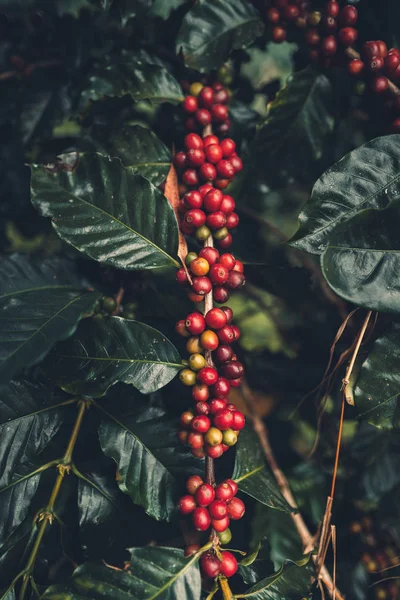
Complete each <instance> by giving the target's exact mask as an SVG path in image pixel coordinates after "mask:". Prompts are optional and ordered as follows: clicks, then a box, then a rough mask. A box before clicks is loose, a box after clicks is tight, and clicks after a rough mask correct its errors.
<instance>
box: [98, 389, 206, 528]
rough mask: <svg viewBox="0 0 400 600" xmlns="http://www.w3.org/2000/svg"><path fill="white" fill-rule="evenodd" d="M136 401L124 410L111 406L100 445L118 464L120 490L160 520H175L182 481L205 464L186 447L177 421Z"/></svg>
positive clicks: (103, 426)
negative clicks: (173, 516) (180, 435)
mask: <svg viewBox="0 0 400 600" xmlns="http://www.w3.org/2000/svg"><path fill="white" fill-rule="evenodd" d="M133 400H134V399H133V398H130V402H129V403H127V404H126V406H125V407H124V406H123V407H122V410H121V407H120V406H119V405H118V404H117V406H115V405H114V404H112V405H111V408H110V409H108V410H109V412H108V411H107V413H106V414H107V415H108V417H109V419H108V420H107V421H104V422H103V423H102V424H101V426H100V430H99V436H100V444H101V447H102V449H103V452H104V453H105V454H106V455H107V456H110V457H111V458H113V459H114V461H115V462H116V464H117V477H116V479H117V481H118V485H119V487H120V489H121V490H122V491H123V492H124V493H125V494H128V495H129V496H130V497H131V498H132V500H133V502H134V503H135V504H138V505H139V506H142V507H143V508H144V509H145V511H146V513H147V514H149V515H150V516H151V517H153V518H154V519H158V520H160V519H168V520H169V519H170V518H171V516H172V515H173V513H174V510H175V507H176V503H177V501H178V499H179V493H178V492H179V491H180V480H181V478H182V477H183V476H184V475H189V474H193V473H195V472H196V470H197V466H198V464H197V463H200V461H197V460H196V459H194V458H193V456H191V454H190V453H189V452H188V451H187V449H185V448H183V447H182V446H181V445H180V443H179V441H178V426H177V422H176V419H170V418H168V417H167V416H166V415H164V414H161V415H160V409H158V408H157V409H154V408H151V407H149V406H148V405H146V404H145V405H144V406H143V402H144V401H143V399H141V400H140V399H138V401H137V402H134V401H133ZM139 400H140V401H139ZM119 404H121V403H119ZM106 406H107V407H108V404H106ZM103 410H104V411H105V409H103ZM159 415H160V416H159ZM200 464H201V463H200Z"/></svg>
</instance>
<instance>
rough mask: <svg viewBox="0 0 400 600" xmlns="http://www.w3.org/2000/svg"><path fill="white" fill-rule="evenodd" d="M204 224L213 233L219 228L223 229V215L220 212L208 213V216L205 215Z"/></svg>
mask: <svg viewBox="0 0 400 600" xmlns="http://www.w3.org/2000/svg"><path fill="white" fill-rule="evenodd" d="M206 223H207V226H208V227H209V228H210V229H212V230H214V231H215V230H216V229H221V227H225V224H226V216H225V213H223V212H221V211H220V210H218V211H216V212H212V213H210V214H209V215H207V219H206Z"/></svg>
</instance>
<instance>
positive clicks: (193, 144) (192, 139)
mask: <svg viewBox="0 0 400 600" xmlns="http://www.w3.org/2000/svg"><path fill="white" fill-rule="evenodd" d="M183 143H184V146H185V148H186V149H187V150H197V149H202V148H203V140H202V138H201V137H200V136H199V135H197V133H188V135H186V136H185V139H184V141H183Z"/></svg>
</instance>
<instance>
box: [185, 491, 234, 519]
mask: <svg viewBox="0 0 400 600" xmlns="http://www.w3.org/2000/svg"><path fill="white" fill-rule="evenodd" d="M196 507H197V504H196V500H195V499H194V498H193V496H182V498H181V499H180V500H179V512H180V513H181V514H182V515H189V514H190V513H192V512H193V511H194V510H195V508H196ZM227 512H228V509H227Z"/></svg>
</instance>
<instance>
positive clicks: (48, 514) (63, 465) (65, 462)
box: [18, 399, 90, 600]
mask: <svg viewBox="0 0 400 600" xmlns="http://www.w3.org/2000/svg"><path fill="white" fill-rule="evenodd" d="M89 403H90V401H88V400H87V399H80V400H79V401H78V404H79V409H78V414H77V417H76V420H75V423H74V426H73V429H72V432H71V436H70V438H69V441H68V445H67V448H66V450H65V453H64V456H63V457H62V459H61V461H60V462H59V463H58V465H57V468H58V475H57V479H56V481H55V483H54V486H53V489H52V492H51V495H50V498H49V501H48V504H47V506H46V509H45V510H44V511H43V512H41V513H40V514H39V521H41V523H40V527H39V531H38V533H37V536H36V539H35V543H34V545H33V548H32V551H31V553H30V555H29V558H28V562H27V564H26V567H25V569H24V571H23V572H22V573H23V580H22V585H21V590H20V592H19V596H18V598H19V600H23V599H24V598H25V594H26V591H27V588H28V584H29V582H30V581H31V579H32V574H33V570H34V568H35V563H36V559H37V555H38V552H39V549H40V546H41V543H42V540H43V536H44V534H45V532H46V528H47V524H48V523H50V524H51V523H52V521H53V515H54V505H55V503H56V500H57V497H58V494H59V492H60V489H61V485H62V482H63V480H64V476H65V473H69V471H70V469H71V460H72V454H73V451H74V448H75V444H76V440H77V438H78V434H79V431H80V428H81V425H82V420H83V416H84V414H85V410H86V409H87V407H88V406H89ZM53 462H55V461H53Z"/></svg>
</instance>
